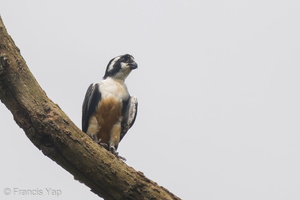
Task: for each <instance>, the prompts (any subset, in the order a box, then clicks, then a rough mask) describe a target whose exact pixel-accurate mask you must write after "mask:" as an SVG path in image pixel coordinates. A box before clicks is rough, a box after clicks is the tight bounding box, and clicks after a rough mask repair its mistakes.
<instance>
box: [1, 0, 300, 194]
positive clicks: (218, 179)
mask: <svg viewBox="0 0 300 200" xmlns="http://www.w3.org/2000/svg"><path fill="white" fill-rule="evenodd" d="M299 11H300V2H299V1H292V0H284V1H283V0H281V1H279V0H272V1H271V0H260V1H256V0H254V1H253V0H252V1H238V0H229V1H220V0H213V1H196V0H191V1H177V0H172V1H171V0H166V1H158V0H151V1H138V0H126V1H124V0H123V1H121V0H117V1H115V0H113V1H100V0H98V1H95V0H88V1H67V0H66V1H58V0H52V1H45V0H44V1H40V0H39V1H38V0H27V1H17V0H1V8H0V14H1V16H2V18H3V20H4V23H5V25H6V28H7V29H8V32H9V33H10V34H11V36H12V37H13V39H14V41H15V42H16V44H17V46H18V47H19V48H20V49H21V53H22V55H23V56H24V58H25V60H26V62H27V64H28V66H29V68H30V70H31V71H32V73H33V74H34V76H35V77H36V79H37V80H38V82H39V83H40V85H41V86H42V88H43V89H44V90H45V92H46V93H47V95H48V96H49V97H50V98H51V99H52V100H53V101H54V102H56V103H57V104H58V105H59V106H60V107H61V108H62V109H63V110H64V111H65V112H66V113H67V114H68V115H69V117H70V118H71V119H72V120H73V121H74V122H75V123H76V124H77V125H78V126H79V127H81V105H82V101H83V98H84V95H85V92H86V89H87V87H88V85H89V84H90V83H92V82H98V81H100V80H101V79H102V76H103V75H104V71H105V68H106V65H107V63H108V61H109V60H110V59H111V58H113V57H115V56H118V55H121V54H125V53H130V54H132V55H133V56H134V57H135V59H136V61H137V63H138V64H139V69H138V70H136V71H133V72H132V73H131V75H130V76H129V77H128V79H127V85H128V88H129V91H130V93H131V94H132V95H135V96H137V97H138V99H139V113H138V116H137V121H136V123H135V125H134V126H133V128H132V129H131V130H130V131H129V132H128V133H127V135H126V136H125V138H124V139H123V140H122V142H121V144H120V146H119V149H118V150H119V152H120V154H121V155H122V156H124V157H126V158H127V164H128V165H130V166H132V167H133V168H135V169H136V170H138V171H142V172H144V173H145V175H146V176H147V177H149V178H150V179H152V180H154V181H156V182H157V183H158V184H159V185H162V186H164V187H166V188H167V189H169V190H170V191H172V192H173V193H174V194H176V195H177V196H179V197H181V198H182V199H193V200H194V199H195V200H198V199H199V200H200V199H205V200H240V199H243V200H253V199H255V200H266V199H272V200H281V199H282V200H286V199H288V200H296V199H297V200H299V199H300V170H299V169H300V161H299V159H300V135H299V134H300V126H299V122H300V114H299V113H300V103H299V102H300V95H299V86H300V78H299V77H300V67H299V66H300V56H299V55H300V37H299V36H300V26H299V24H300V12H299ZM0 117H1V118H0V121H1V133H2V140H1V141H0V149H1V151H0V157H1V159H2V162H1V170H0V177H1V178H0V189H1V190H0V199H22V200H26V199H30V200H32V199H71V198H72V199H74V200H77V199H78V200H79V199H83V198H84V199H91V200H93V199H99V198H98V197H97V196H96V195H95V194H93V193H92V192H90V191H89V189H88V188H87V187H86V186H84V185H83V184H81V183H79V182H77V181H75V180H74V179H73V177H72V176H71V175H70V174H69V173H68V172H66V171H65V170H64V169H62V168H61V167H60V166H58V165H57V164H56V163H54V162H53V161H51V160H50V159H49V158H47V157H45V156H44V155H43V154H42V153H41V152H40V151H38V149H37V148H36V147H35V146H34V145H33V144H32V143H31V142H30V141H29V139H28V138H27V137H26V136H25V134H24V132H23V131H22V130H21V129H20V128H18V126H17V125H16V124H15V122H14V121H13V118H12V115H11V114H10V112H9V111H8V110H7V109H6V108H5V106H4V105H3V104H0ZM6 188H9V189H11V194H9V195H5V194H4V190H5V189H6ZM16 188H17V189H29V190H34V189H39V190H42V192H43V194H42V195H35V196H32V195H21V194H18V193H15V190H16ZM48 188H52V189H57V190H60V191H61V192H62V194H61V195H60V196H58V197H54V196H53V195H49V194H48V193H47V190H46V189H48Z"/></svg>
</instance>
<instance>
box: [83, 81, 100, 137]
mask: <svg viewBox="0 0 300 200" xmlns="http://www.w3.org/2000/svg"><path fill="white" fill-rule="evenodd" d="M100 100H101V93H100V90H99V83H96V84H95V83H93V84H91V85H90V86H89V88H88V89H87V91H86V94H85V97H84V101H83V105H82V131H83V132H85V133H86V132H87V129H88V126H89V119H90V117H91V116H92V115H93V114H94V112H95V111H96V108H97V105H98V103H99V101H100Z"/></svg>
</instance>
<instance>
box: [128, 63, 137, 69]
mask: <svg viewBox="0 0 300 200" xmlns="http://www.w3.org/2000/svg"><path fill="white" fill-rule="evenodd" d="M128 65H129V66H130V68H131V69H136V68H138V64H137V63H136V62H132V63H129V64H128Z"/></svg>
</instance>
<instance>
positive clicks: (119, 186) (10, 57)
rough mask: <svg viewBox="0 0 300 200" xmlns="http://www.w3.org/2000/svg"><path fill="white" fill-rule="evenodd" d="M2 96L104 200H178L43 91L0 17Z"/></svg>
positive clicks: (37, 140) (37, 138)
mask: <svg viewBox="0 0 300 200" xmlns="http://www.w3.org/2000/svg"><path fill="white" fill-rule="evenodd" d="M0 99H1V101H2V102H3V103H4V104H5V105H6V107H7V108H8V109H9V110H10V111H11V113H12V114H13V116H14V119H15V121H16V123H17V124H18V125H19V126H20V127H21V128H22V129H23V130H24V131H25V133H26V135H27V137H28V138H29V139H30V140H31V141H32V143H33V144H34V145H35V146H36V147H37V148H38V149H40V150H42V152H43V153H44V154H45V155H46V156H48V157H49V158H51V159H52V160H53V161H55V162H56V163H57V164H59V165H60V166H61V167H63V168H64V169H66V170H67V171H68V172H70V173H71V174H73V175H74V177H75V179H76V180H79V181H80V182H82V183H84V184H85V185H87V186H88V187H90V188H91V190H92V191H93V192H94V193H96V194H97V195H99V196H100V197H103V198H104V199H107V200H110V199H114V200H118V199H122V200H124V199H139V200H140V199H164V200H165V199H179V198H178V197H176V196H175V195H173V194H172V193H170V192H169V191H168V190H167V189H165V188H163V187H161V186H159V185H157V184H156V183H155V182H153V181H151V180H149V179H148V178H146V177H145V176H144V175H143V173H141V172H137V171H135V170H134V169H133V168H131V167H129V166H127V165H126V164H125V163H124V162H122V161H121V160H119V159H117V158H116V157H115V156H114V155H112V154H111V153H110V152H108V151H106V150H105V149H104V148H102V147H100V146H99V145H98V144H96V143H95V142H94V141H92V140H91V139H90V138H89V137H88V136H87V135H86V134H85V133H83V132H82V131H81V130H79V129H78V128H77V126H76V125H75V124H74V123H73V122H72V121H71V120H70V119H69V118H68V116H67V115H66V114H65V113H64V112H63V111H62V110H61V109H60V108H59V106H58V105H56V104H54V103H53V102H52V101H51V100H50V99H49V98H48V97H47V96H46V93H45V92H44V91H43V90H42V89H41V87H40V86H39V84H38V83H37V81H36V80H35V78H34V77H33V75H32V74H31V72H30V70H29V69H28V67H27V65H26V63H25V61H24V59H23V58H22V56H21V55H20V51H19V49H18V48H17V47H16V45H15V44H14V42H13V40H12V38H11V37H10V36H9V35H8V33H7V31H6V29H5V26H4V24H3V22H2V19H1V17H0Z"/></svg>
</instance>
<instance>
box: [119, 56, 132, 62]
mask: <svg viewBox="0 0 300 200" xmlns="http://www.w3.org/2000/svg"><path fill="white" fill-rule="evenodd" d="M120 61H121V62H129V61H130V56H123V57H122V58H121V59H120Z"/></svg>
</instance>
